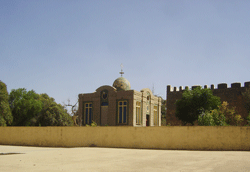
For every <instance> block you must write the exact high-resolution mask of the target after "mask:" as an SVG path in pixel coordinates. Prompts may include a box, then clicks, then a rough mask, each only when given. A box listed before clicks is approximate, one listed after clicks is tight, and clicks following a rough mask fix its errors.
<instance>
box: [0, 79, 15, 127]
mask: <svg viewBox="0 0 250 172" xmlns="http://www.w3.org/2000/svg"><path fill="white" fill-rule="evenodd" d="M12 121H13V117H12V114H11V110H10V106H9V95H8V91H7V86H6V84H5V83H3V82H2V81H0V126H6V125H11V123H12Z"/></svg>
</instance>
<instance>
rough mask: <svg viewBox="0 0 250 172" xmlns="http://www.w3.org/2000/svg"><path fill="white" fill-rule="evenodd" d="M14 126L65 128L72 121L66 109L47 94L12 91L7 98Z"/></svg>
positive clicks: (24, 90)
mask: <svg viewBox="0 0 250 172" xmlns="http://www.w3.org/2000/svg"><path fill="white" fill-rule="evenodd" d="M9 97H10V98H9V104H10V108H11V111H12V115H13V118H14V119H13V124H12V125H14V126H67V125H73V121H72V119H71V117H70V115H69V114H68V113H67V111H66V109H64V107H63V106H62V105H60V104H57V103H56V102H55V101H54V99H53V98H51V97H49V96H48V95H47V94H37V93H35V91H34V90H31V91H26V89H25V88H19V89H13V90H12V91H11V93H10V96H9Z"/></svg>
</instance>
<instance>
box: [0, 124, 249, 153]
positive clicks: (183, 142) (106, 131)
mask: <svg viewBox="0 0 250 172" xmlns="http://www.w3.org/2000/svg"><path fill="white" fill-rule="evenodd" d="M0 145H19V146H48V147H89V146H97V147H112V148H139V149H143V148H144V149H145V148H146V149H169V150H171V149H174V150H182V149H183V150H248V151H249V150H250V127H236V126H226V127H212V126H161V127H0Z"/></svg>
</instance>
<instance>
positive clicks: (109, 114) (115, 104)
mask: <svg viewBox="0 0 250 172" xmlns="http://www.w3.org/2000/svg"><path fill="white" fill-rule="evenodd" d="M120 74H121V77H119V78H117V79H116V80H115V81H114V83H113V86H109V85H103V86H100V87H99V88H97V89H96V91H95V92H93V93H85V94H79V116H78V118H79V119H80V122H81V124H82V125H83V126H85V125H86V124H88V125H89V124H91V123H92V122H93V121H94V122H96V123H97V125H98V126H161V101H162V100H161V98H160V97H157V96H154V95H153V94H152V91H151V90H150V89H148V88H144V89H142V90H141V91H136V90H131V89H130V88H131V87H130V83H129V81H128V80H127V79H125V78H124V77H122V74H124V73H123V71H122V70H121V72H120Z"/></svg>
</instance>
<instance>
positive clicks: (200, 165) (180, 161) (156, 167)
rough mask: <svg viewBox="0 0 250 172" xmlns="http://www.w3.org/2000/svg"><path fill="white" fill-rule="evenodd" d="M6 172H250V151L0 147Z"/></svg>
mask: <svg viewBox="0 0 250 172" xmlns="http://www.w3.org/2000/svg"><path fill="white" fill-rule="evenodd" d="M15 153H18V154H15ZM8 171H13V172H14V171H15V172H19V171H24V172H29V171H32V172H33V171H43V172H44V171H46V172H48V171H53V172H57V171H74V172H76V171H103V172H106V171H107V172H110V171H143V172H145V171H157V172H161V171H164V172H165V171H171V172H174V171H178V172H180V171H181V172H187V171H198V172H201V171H218V172H223V171H225V172H230V171H231V172H236V171H237V172H241V171H242V172H243V171H244V172H248V171H249V172H250V152H248V151H242V152H241V151H183V150H182V151H176V150H150V149H115V148H96V147H93V148H86V147H85V148H47V147H24V146H3V145H2V146H1V145H0V172H8Z"/></svg>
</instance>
